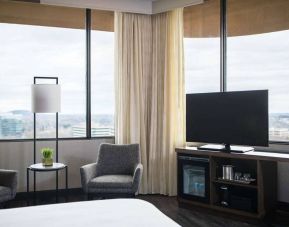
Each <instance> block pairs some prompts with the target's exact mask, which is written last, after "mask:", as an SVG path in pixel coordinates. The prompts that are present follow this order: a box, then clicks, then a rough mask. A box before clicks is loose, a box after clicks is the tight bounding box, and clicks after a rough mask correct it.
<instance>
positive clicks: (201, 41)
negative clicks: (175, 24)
mask: <svg viewBox="0 0 289 227" xmlns="http://www.w3.org/2000/svg"><path fill="white" fill-rule="evenodd" d="M184 37H185V38H184V52H185V81H186V93H200V92H218V91H220V1H219V0H210V1H205V2H204V3H202V4H199V5H193V6H190V7H186V8H185V9H184Z"/></svg>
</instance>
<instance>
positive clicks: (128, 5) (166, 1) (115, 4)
mask: <svg viewBox="0 0 289 227" xmlns="http://www.w3.org/2000/svg"><path fill="white" fill-rule="evenodd" d="M203 1H204V0H40V3H42V4H48V5H58V6H69V7H78V8H90V9H101V10H112V11H121V12H131V13H142V14H155V13H161V12H165V11H169V10H172V9H174V8H179V7H185V6H189V5H196V4H201V3H203Z"/></svg>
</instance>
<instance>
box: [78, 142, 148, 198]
mask: <svg viewBox="0 0 289 227" xmlns="http://www.w3.org/2000/svg"><path fill="white" fill-rule="evenodd" d="M142 170H143V167H142V164H141V163H140V150H139V145H138V144H130V145H114V144H101V145H100V148H99V152H98V157H97V161H96V163H92V164H88V165H85V166H82V167H81V168H80V175H81V183H82V188H83V190H84V192H85V193H87V194H88V195H90V194H98V195H101V196H105V195H109V194H113V195H115V194H117V195H120V194H122V195H126V196H134V195H135V193H136V192H137V191H138V189H139V185H140V182H141V177H142Z"/></svg>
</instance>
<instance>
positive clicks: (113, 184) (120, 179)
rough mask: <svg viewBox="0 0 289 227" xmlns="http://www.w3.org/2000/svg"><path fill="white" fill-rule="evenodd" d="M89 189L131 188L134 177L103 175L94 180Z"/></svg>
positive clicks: (89, 184)
mask: <svg viewBox="0 0 289 227" xmlns="http://www.w3.org/2000/svg"><path fill="white" fill-rule="evenodd" d="M88 187H95V188H131V187H132V176H130V175H103V176H99V177H96V178H93V179H92V180H91V181H90V182H89V183H88Z"/></svg>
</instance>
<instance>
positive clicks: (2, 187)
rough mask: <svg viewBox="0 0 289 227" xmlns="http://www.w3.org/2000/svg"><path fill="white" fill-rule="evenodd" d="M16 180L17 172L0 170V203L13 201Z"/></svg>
mask: <svg viewBox="0 0 289 227" xmlns="http://www.w3.org/2000/svg"><path fill="white" fill-rule="evenodd" d="M17 179H18V171H14V170H4V169H0V203H3V202H6V201H8V200H11V199H14V197H15V195H16V190H17Z"/></svg>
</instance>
